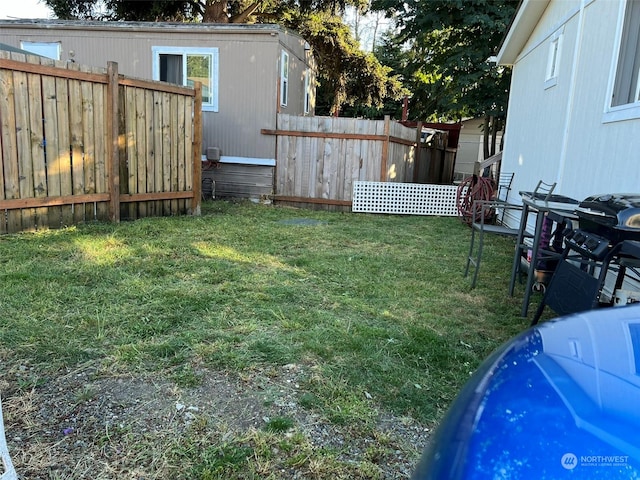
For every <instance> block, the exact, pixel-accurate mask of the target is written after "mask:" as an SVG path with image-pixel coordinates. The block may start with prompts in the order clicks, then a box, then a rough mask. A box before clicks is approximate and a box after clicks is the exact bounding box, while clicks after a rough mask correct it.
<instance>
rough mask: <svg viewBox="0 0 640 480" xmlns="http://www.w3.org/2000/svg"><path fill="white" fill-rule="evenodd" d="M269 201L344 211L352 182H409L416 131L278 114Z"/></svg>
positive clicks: (374, 122) (372, 122) (393, 124)
mask: <svg viewBox="0 0 640 480" xmlns="http://www.w3.org/2000/svg"><path fill="white" fill-rule="evenodd" d="M262 133H263V134H266V135H277V136H278V140H277V159H276V179H275V193H276V194H275V200H279V201H286V202H295V203H311V204H324V205H338V206H345V207H346V206H350V205H351V196H352V190H353V182H354V181H357V180H370V181H383V182H386V181H390V182H405V181H411V180H410V179H412V178H413V155H414V149H415V145H416V141H417V140H418V137H416V130H415V129H412V128H407V127H404V126H402V125H400V124H399V123H396V122H391V121H390V119H389V117H387V118H386V119H385V120H362V119H355V118H343V117H303V116H292V115H286V114H278V118H277V130H262Z"/></svg>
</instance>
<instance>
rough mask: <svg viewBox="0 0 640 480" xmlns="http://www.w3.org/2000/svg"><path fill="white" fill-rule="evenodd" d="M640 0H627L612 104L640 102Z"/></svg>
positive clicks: (614, 105)
mask: <svg viewBox="0 0 640 480" xmlns="http://www.w3.org/2000/svg"><path fill="white" fill-rule="evenodd" d="M639 73H640V0H627V3H626V8H625V14H624V24H623V27H622V37H621V40H620V53H619V54H618V63H617V67H616V76H615V82H614V87H613V94H612V97H611V106H612V107H617V106H620V105H628V104H633V103H637V102H640V75H639Z"/></svg>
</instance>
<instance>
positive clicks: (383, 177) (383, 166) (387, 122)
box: [380, 115, 391, 182]
mask: <svg viewBox="0 0 640 480" xmlns="http://www.w3.org/2000/svg"><path fill="white" fill-rule="evenodd" d="M390 129H391V117H390V116H389V115H385V116H384V140H383V141H382V142H383V143H382V162H380V181H381V182H386V181H387V162H388V160H389V131H390Z"/></svg>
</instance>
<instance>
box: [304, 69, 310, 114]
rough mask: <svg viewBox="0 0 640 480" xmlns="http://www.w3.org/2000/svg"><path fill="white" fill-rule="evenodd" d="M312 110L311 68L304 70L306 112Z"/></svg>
mask: <svg viewBox="0 0 640 480" xmlns="http://www.w3.org/2000/svg"><path fill="white" fill-rule="evenodd" d="M310 111H311V69H310V68H307V70H306V71H305V72H304V113H309V112H310Z"/></svg>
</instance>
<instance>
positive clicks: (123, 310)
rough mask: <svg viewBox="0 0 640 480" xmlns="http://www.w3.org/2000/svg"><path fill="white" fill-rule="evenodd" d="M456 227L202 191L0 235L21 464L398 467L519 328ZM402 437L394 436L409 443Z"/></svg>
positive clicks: (171, 469) (339, 470)
mask: <svg viewBox="0 0 640 480" xmlns="http://www.w3.org/2000/svg"><path fill="white" fill-rule="evenodd" d="M468 238H469V232H468V228H467V227H466V226H464V225H462V224H461V223H460V222H459V221H458V220H457V219H453V218H433V217H407V216H382V215H381V216H376V215H360V214H348V213H335V212H318V211H306V210H296V209H290V208H275V207H267V206H261V205H253V204H249V203H230V202H220V201H217V202H210V203H208V204H206V205H205V209H204V215H203V216H202V217H200V218H187V217H185V218H157V219H144V220H139V221H136V222H127V223H122V224H120V225H108V224H91V225H83V226H80V227H76V228H69V229H65V230H60V231H50V232H43V233H35V234H21V235H11V236H6V237H1V238H0V265H1V269H0V277H1V280H2V285H3V289H2V293H0V311H1V312H2V323H1V324H0V349H1V351H0V353H1V357H2V362H3V365H5V366H6V368H4V369H3V371H2V373H1V374H0V381H1V382H2V383H1V385H0V386H1V391H2V395H3V404H4V405H5V415H6V422H5V423H6V425H7V429H8V439H9V444H10V448H11V452H12V454H13V456H14V463H16V465H17V467H18V469H19V470H20V471H22V472H27V473H25V474H24V478H48V479H54V478H60V479H62V478H65V479H76V478H78V479H79V478H116V477H117V478H143V477H144V478H176V479H179V478H185V479H187V478H202V479H214V478H224V479H234V478H274V479H275V478H317V479H322V478H371V479H376V478H405V477H406V476H407V475H408V472H410V470H411V466H412V465H413V464H414V463H415V461H416V460H417V457H418V455H419V453H420V451H421V449H422V447H423V446H424V443H425V441H426V438H427V436H428V431H429V430H430V429H432V428H433V427H434V426H435V425H436V424H437V422H438V420H439V418H440V417H441V415H442V414H443V413H444V411H445V410H446V408H447V407H448V405H449V403H450V402H451V400H452V399H453V398H454V396H455V394H456V393H457V391H458V389H459V388H460V386H461V385H462V384H463V383H464V382H465V380H466V379H467V378H468V376H469V373H470V372H471V371H472V370H473V369H474V368H475V367H476V366H477V365H478V363H479V362H480V361H481V360H482V359H483V358H484V357H485V356H486V355H487V354H488V353H489V352H490V351H491V350H493V349H494V348H495V347H497V346H498V345H499V344H500V343H502V342H503V341H505V340H506V339H508V338H509V337H510V336H512V335H513V334H515V333H517V332H518V331H520V330H522V329H523V328H525V327H526V320H523V319H521V318H520V317H519V316H518V313H519V307H520V298H521V297H519V296H516V297H514V298H510V297H509V296H508V295H507V293H506V292H507V283H508V276H509V271H510V270H509V268H510V262H511V257H512V252H513V247H512V244H511V243H510V241H509V240H508V239H501V238H495V239H491V240H490V241H489V242H488V243H487V246H486V262H484V263H483V269H482V271H481V274H480V278H479V286H478V288H476V289H475V290H471V289H470V288H469V281H468V279H465V278H463V277H462V271H463V267H464V259H465V256H466V251H467V248H468ZM403 437H406V438H404V439H403Z"/></svg>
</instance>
